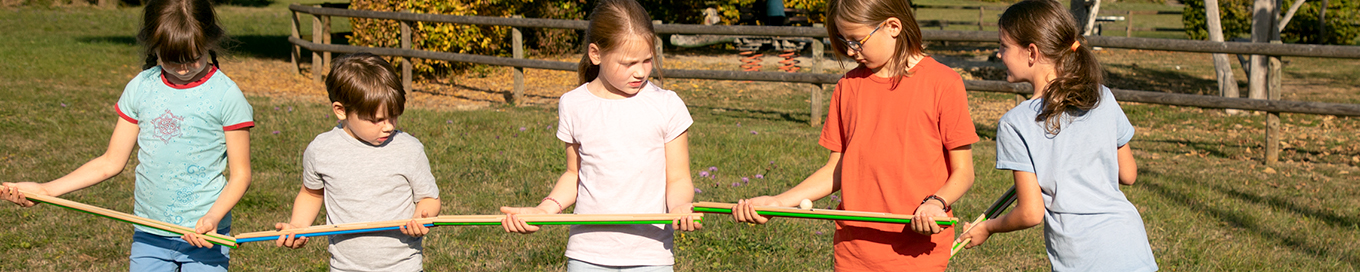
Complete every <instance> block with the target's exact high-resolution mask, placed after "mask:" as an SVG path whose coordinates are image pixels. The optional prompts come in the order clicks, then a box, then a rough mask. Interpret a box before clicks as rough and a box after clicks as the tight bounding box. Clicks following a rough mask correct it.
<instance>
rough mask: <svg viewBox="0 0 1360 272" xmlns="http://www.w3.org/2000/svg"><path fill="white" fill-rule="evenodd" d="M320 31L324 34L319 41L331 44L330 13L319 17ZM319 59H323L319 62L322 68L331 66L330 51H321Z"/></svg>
mask: <svg viewBox="0 0 1360 272" xmlns="http://www.w3.org/2000/svg"><path fill="white" fill-rule="evenodd" d="M321 33H323V34H325V35H324V36H321V43H324V44H331V16H330V15H327V16H325V17H321ZM321 59H322V60H323V61H322V62H321V67H322V70H326V69H330V67H331V52H330V51H326V52H322V53H321ZM326 72H327V73H329V72H330V71H326Z"/></svg>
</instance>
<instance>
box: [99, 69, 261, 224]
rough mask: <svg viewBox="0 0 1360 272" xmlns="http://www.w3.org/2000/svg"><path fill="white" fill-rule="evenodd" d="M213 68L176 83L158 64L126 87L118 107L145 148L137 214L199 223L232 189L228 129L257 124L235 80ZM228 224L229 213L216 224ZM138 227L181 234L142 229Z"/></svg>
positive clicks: (142, 149) (141, 155)
mask: <svg viewBox="0 0 1360 272" xmlns="http://www.w3.org/2000/svg"><path fill="white" fill-rule="evenodd" d="M210 69H211V70H210V71H209V72H208V75H207V76H204V77H203V79H201V80H199V81H197V82H193V83H189V84H186V85H175V84H172V83H170V82H169V81H166V80H165V79H164V77H163V76H162V75H161V67H160V66H157V67H152V68H151V69H146V70H145V71H142V72H141V73H139V74H137V77H135V78H133V79H132V81H131V82H128V84H127V87H126V88H125V89H123V95H122V97H120V98H119V99H118V104H117V105H116V106H115V110H117V111H118V115H119V117H121V118H123V119H124V120H127V121H128V122H132V123H134V124H137V127H138V132H137V146H138V147H140V150H139V151H138V152H137V160H138V161H139V163H138V164H137V169H136V175H137V178H136V180H137V181H136V189H135V190H134V200H135V201H136V202H135V203H134V204H133V214H135V215H137V216H141V217H146V218H150V219H154V220H159V221H163V222H167V223H170V224H175V225H179V226H183V227H186V228H193V227H194V225H195V224H197V223H198V219H199V218H202V217H203V215H205V214H207V213H208V208H211V207H212V204H213V203H214V202H216V201H217V196H218V195H219V194H221V193H222V188H223V187H225V186H226V184H227V180H226V178H225V177H224V176H223V174H222V171H223V170H225V169H226V166H227V140H226V132H227V131H230V130H237V129H244V128H249V127H253V126H255V122H254V119H253V116H252V111H251V108H250V104H249V103H247V102H246V98H245V95H243V94H242V93H241V89H239V88H237V87H236V82H233V81H231V79H230V78H227V75H225V74H222V73H221V72H220V71H217V69H216V67H212V68H210ZM230 226H231V216H230V215H228V216H226V217H224V218H222V221H221V222H219V223H218V224H217V227H218V228H219V229H223V228H227V227H230ZM137 230H140V231H144V232H148V233H152V234H156V235H162V236H179V234H175V233H171V232H166V231H162V230H157V229H153V228H149V227H143V226H137Z"/></svg>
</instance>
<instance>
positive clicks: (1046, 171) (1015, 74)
mask: <svg viewBox="0 0 1360 272" xmlns="http://www.w3.org/2000/svg"><path fill="white" fill-rule="evenodd" d="M998 25H999V26H1000V28H1001V31H1000V34H1001V49H1000V51H998V52H997V56H998V57H1000V58H1001V60H1002V62H1004V63H1005V64H1006V69H1007V71H1006V80H1007V81H1010V82H1028V83H1030V84H1033V85H1034V99H1031V100H1029V101H1025V102H1022V103H1020V105H1018V106H1016V107H1015V108H1014V109H1011V110H1010V111H1009V112H1006V114H1005V115H1004V116H1002V117H1001V121H1000V124H998V125H997V133H996V142H997V155H996V168H998V169H1007V170H1012V171H1013V172H1014V175H1015V192H1016V195H1017V196H1018V201H1017V202H1016V206H1015V209H1014V210H1012V211H1011V212H1010V213H1007V214H1005V215H1003V216H1001V217H998V218H995V219H992V220H987V221H983V222H982V223H980V224H979V225H977V226H976V227H973V228H972V229H971V231H968V232H966V233H963V234H962V235H961V236H959V238H958V239H959V241H964V240H966V239H971V240H972V242H971V243H969V244H968V245H966V246H967V247H974V246H977V245H981V244H982V243H983V242H985V241H986V240H987V238H988V237H989V236H991V235H992V234H993V233H1000V232H1010V231H1015V230H1020V229H1026V228H1030V227H1033V226H1035V225H1038V224H1039V223H1040V222H1043V223H1044V238H1045V245H1046V246H1047V248H1048V258H1049V261H1050V262H1051V263H1052V266H1053V270H1054V271H1155V270H1157V262H1156V259H1154V258H1153V255H1152V248H1151V246H1150V245H1149V244H1148V238H1147V232H1146V230H1144V227H1143V220H1142V217H1141V216H1139V214H1138V209H1137V208H1135V207H1134V206H1133V203H1130V202H1129V200H1128V199H1127V198H1125V197H1124V193H1123V192H1121V191H1120V190H1119V185H1121V184H1122V185H1132V184H1133V182H1134V180H1135V178H1136V177H1137V175H1138V166H1137V165H1136V164H1135V163H1134V158H1133V151H1132V148H1131V147H1130V146H1129V140H1131V139H1133V135H1134V133H1133V132H1134V129H1133V125H1132V124H1130V123H1129V120H1128V117H1126V116H1124V112H1123V110H1121V109H1120V108H1119V103H1117V102H1116V101H1115V100H1114V95H1113V94H1112V93H1111V92H1110V90H1109V89H1108V88H1105V87H1104V86H1101V80H1102V76H1101V75H1102V72H1101V69H1100V63H1099V62H1097V61H1096V59H1095V57H1094V56H1093V55H1092V53H1091V51H1090V50H1089V49H1088V48H1086V47H1082V40H1083V38H1082V36H1081V33H1080V31H1079V30H1078V28H1077V24H1076V22H1075V21H1074V20H1073V19H1072V16H1071V15H1070V14H1068V12H1067V9H1065V8H1063V7H1062V5H1061V4H1059V3H1058V2H1056V1H1053V0H1027V1H1022V2H1020V3H1016V4H1015V5H1012V6H1011V7H1010V8H1008V9H1006V12H1005V13H1003V14H1002V15H1001V20H1000V22H999V23H998ZM969 227H971V226H965V227H964V229H969Z"/></svg>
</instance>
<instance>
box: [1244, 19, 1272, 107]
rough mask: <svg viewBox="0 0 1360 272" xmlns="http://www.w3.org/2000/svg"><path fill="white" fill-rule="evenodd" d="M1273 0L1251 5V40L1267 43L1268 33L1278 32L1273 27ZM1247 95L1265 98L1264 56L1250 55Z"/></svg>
mask: <svg viewBox="0 0 1360 272" xmlns="http://www.w3.org/2000/svg"><path fill="white" fill-rule="evenodd" d="M1278 10H1279V9H1278V8H1277V7H1276V6H1275V0H1256V3H1255V4H1253V5H1252V16H1251V17H1252V21H1251V42H1254V43H1269V42H1270V37H1271V35H1270V33H1271V32H1278V30H1277V28H1275V16H1277V14H1278ZM1248 72H1250V73H1251V74H1250V75H1248V78H1249V82H1248V86H1247V87H1248V88H1247V90H1248V97H1250V98H1252V99H1266V73H1267V72H1268V70H1266V56H1263V55H1251V69H1250V70H1248Z"/></svg>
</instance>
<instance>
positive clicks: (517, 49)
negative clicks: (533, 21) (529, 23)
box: [506, 15, 524, 106]
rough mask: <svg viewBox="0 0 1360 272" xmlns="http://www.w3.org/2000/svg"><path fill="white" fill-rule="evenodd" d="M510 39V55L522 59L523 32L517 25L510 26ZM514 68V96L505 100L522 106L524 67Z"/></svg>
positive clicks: (518, 16)
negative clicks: (511, 51)
mask: <svg viewBox="0 0 1360 272" xmlns="http://www.w3.org/2000/svg"><path fill="white" fill-rule="evenodd" d="M511 17H512V18H524V16H522V15H515V16H511ZM510 39H511V43H512V45H511V48H513V49H512V50H513V53H512V55H514V57H515V59H523V58H524V34H523V33H520V31H519V28H518V27H512V28H510ZM514 68H515V69H514V78H515V90H514V96H512V97H511V99H510V101H506V102H510V104H511V105H516V106H522V105H524V67H521V66H515V67H514Z"/></svg>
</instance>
